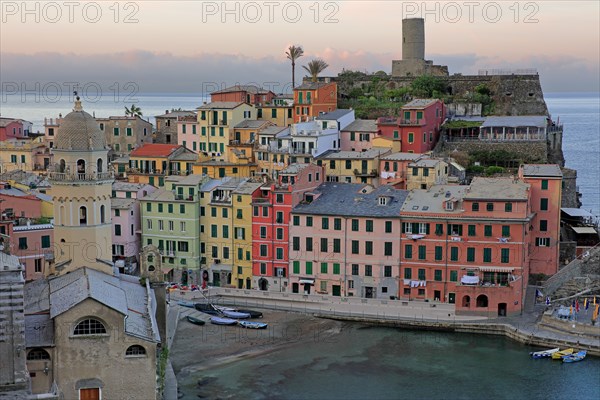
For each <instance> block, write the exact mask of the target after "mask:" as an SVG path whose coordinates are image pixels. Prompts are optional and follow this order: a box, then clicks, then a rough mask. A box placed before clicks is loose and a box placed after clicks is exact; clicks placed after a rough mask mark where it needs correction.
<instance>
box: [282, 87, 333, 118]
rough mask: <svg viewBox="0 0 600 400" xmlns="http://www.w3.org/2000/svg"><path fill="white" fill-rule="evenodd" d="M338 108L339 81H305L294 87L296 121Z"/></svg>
mask: <svg viewBox="0 0 600 400" xmlns="http://www.w3.org/2000/svg"><path fill="white" fill-rule="evenodd" d="M334 110H337V83H335V82H304V83H303V84H302V85H300V86H298V87H296V88H294V121H293V122H294V123H298V122H305V121H311V120H313V118H314V117H318V116H319V114H320V113H326V112H330V111H334Z"/></svg>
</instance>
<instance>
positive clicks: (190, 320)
mask: <svg viewBox="0 0 600 400" xmlns="http://www.w3.org/2000/svg"><path fill="white" fill-rule="evenodd" d="M186 318H187V320H188V321H189V322H191V323H192V324H194V325H204V324H205V323H206V322H204V321H202V320H201V319H199V318H195V317H192V316H190V315H188V316H187V317H186Z"/></svg>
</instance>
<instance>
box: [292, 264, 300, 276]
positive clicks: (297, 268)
mask: <svg viewBox="0 0 600 400" xmlns="http://www.w3.org/2000/svg"><path fill="white" fill-rule="evenodd" d="M292 271H293V272H294V274H299V273H300V261H294V262H293V263H292Z"/></svg>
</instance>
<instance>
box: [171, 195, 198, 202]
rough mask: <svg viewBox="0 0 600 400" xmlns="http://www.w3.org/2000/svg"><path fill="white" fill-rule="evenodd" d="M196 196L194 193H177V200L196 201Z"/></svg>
mask: <svg viewBox="0 0 600 400" xmlns="http://www.w3.org/2000/svg"><path fill="white" fill-rule="evenodd" d="M195 198H196V196H194V195H189V194H188V195H185V194H176V195H175V200H186V201H194V200H195Z"/></svg>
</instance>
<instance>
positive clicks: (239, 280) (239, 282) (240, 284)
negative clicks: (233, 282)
mask: <svg viewBox="0 0 600 400" xmlns="http://www.w3.org/2000/svg"><path fill="white" fill-rule="evenodd" d="M243 288H244V280H243V279H239V278H238V289H243Z"/></svg>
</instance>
